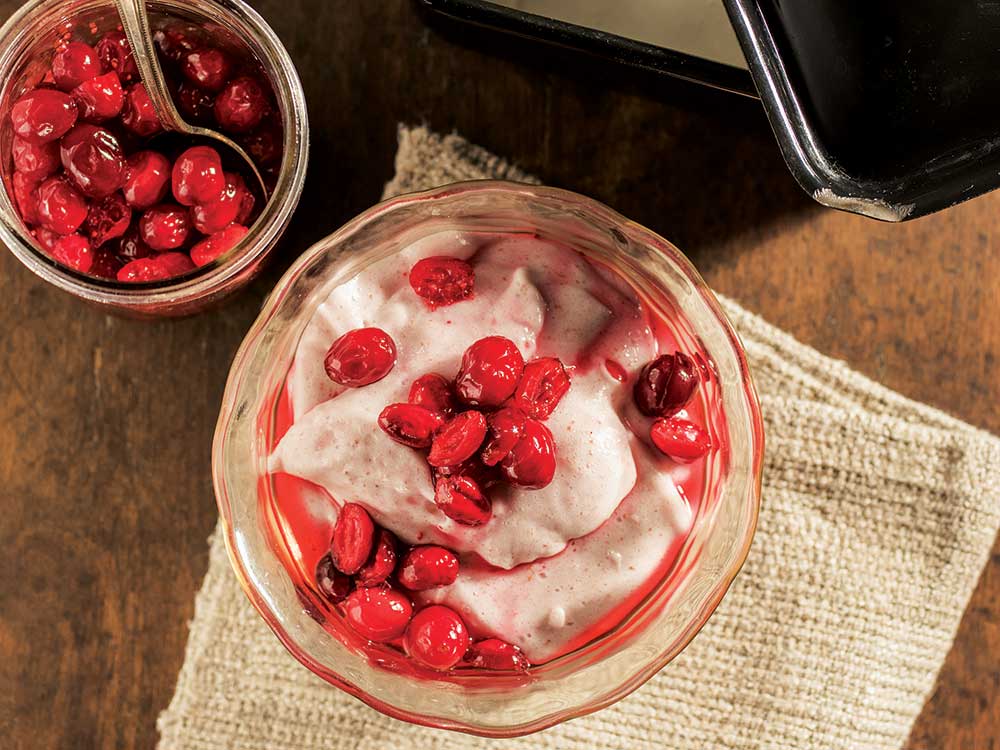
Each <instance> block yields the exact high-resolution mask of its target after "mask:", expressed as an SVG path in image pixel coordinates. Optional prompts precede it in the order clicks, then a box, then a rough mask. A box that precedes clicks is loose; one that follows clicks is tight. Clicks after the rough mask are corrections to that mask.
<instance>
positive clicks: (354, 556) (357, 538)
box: [330, 503, 375, 576]
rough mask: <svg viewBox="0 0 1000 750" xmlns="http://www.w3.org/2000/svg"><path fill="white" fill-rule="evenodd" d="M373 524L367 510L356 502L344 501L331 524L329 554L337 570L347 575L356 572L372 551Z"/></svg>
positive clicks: (373, 538)
mask: <svg viewBox="0 0 1000 750" xmlns="http://www.w3.org/2000/svg"><path fill="white" fill-rule="evenodd" d="M374 540H375V524H374V522H373V521H372V517H371V516H370V515H368V511H367V510H365V509H364V507H362V506H361V505H358V504H357V503H346V504H345V505H344V507H343V508H341V509H340V514H339V515H338V516H337V523H335V524H334V526H333V538H332V539H331V540H330V554H331V555H332V556H333V564H334V565H336V566H337V570H339V571H340V572H341V573H347V575H349V576H350V575H354V574H355V573H357V572H358V570H359V569H360V568H361V566H362V565H364V564H365V560H367V559H368V555H370V554H371V551H372V543H373V542H374Z"/></svg>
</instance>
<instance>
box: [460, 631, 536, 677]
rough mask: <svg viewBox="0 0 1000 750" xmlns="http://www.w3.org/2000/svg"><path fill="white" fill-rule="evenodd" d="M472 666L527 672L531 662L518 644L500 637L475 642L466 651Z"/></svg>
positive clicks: (466, 659)
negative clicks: (515, 644)
mask: <svg viewBox="0 0 1000 750" xmlns="http://www.w3.org/2000/svg"><path fill="white" fill-rule="evenodd" d="M465 661H466V663H467V664H468V665H469V666H470V667H475V668H477V669H489V670H491V671H498V672H500V671H502V672H527V671H528V668H529V667H530V666H531V664H530V663H529V662H528V657H526V656H525V655H524V654H523V653H522V652H521V649H519V648H518V647H517V646H514V645H512V644H510V643H507V641H502V640H500V639H499V638H487V639H486V640H484V641H477V642H476V643H473V644H472V645H471V646H470V647H469V650H468V651H467V652H466V653H465Z"/></svg>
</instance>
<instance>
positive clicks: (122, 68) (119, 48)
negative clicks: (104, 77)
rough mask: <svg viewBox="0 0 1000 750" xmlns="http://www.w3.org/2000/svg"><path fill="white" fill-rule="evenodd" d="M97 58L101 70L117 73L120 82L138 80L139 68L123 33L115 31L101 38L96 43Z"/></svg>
mask: <svg viewBox="0 0 1000 750" xmlns="http://www.w3.org/2000/svg"><path fill="white" fill-rule="evenodd" d="M97 57H98V59H99V60H100V61H101V70H103V71H104V72H105V73H111V72H115V73H117V74H118V77H119V78H121V79H122V82H130V81H132V80H134V79H138V78H139V66H138V65H136V63H135V56H134V55H133V54H132V47H131V46H130V45H129V43H128V38H126V36H125V32H123V31H118V30H117V29H115V30H113V31H109V32H108V33H106V34H105V35H104V36H103V37H101V40H100V41H99V42H98V43H97Z"/></svg>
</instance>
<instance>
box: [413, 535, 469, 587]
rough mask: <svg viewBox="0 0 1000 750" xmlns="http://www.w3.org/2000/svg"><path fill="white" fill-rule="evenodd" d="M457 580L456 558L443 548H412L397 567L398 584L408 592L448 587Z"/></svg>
mask: <svg viewBox="0 0 1000 750" xmlns="http://www.w3.org/2000/svg"><path fill="white" fill-rule="evenodd" d="M456 578H458V558H457V557H455V553H453V552H451V551H450V550H447V549H445V548H444V547H437V546H434V545H427V546H424V547H414V548H413V549H411V550H410V551H409V552H407V553H406V556H405V557H404V558H403V562H402V563H401V564H400V567H399V582H400V583H401V584H402V585H403V586H405V587H406V588H408V589H410V591H426V590H427V589H434V588H438V587H439V586H450V585H451V584H453V583H454V582H455V579H456Z"/></svg>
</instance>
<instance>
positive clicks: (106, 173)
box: [59, 124, 125, 198]
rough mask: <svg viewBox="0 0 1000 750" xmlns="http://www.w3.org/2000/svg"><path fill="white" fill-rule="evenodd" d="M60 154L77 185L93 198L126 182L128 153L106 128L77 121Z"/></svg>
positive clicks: (64, 140)
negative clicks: (126, 156)
mask: <svg viewBox="0 0 1000 750" xmlns="http://www.w3.org/2000/svg"><path fill="white" fill-rule="evenodd" d="M59 156H60V158H61V159H62V165H63V167H64V168H65V170H66V173H67V174H68V175H69V177H70V179H72V180H73V183H74V184H75V185H76V187H77V188H79V189H80V191H81V192H82V193H84V194H85V195H89V196H90V197H92V198H103V197H104V196H106V195H110V194H111V193H113V192H115V191H116V190H117V189H118V188H120V187H121V186H122V185H123V184H124V183H125V154H124V152H123V151H122V147H121V144H120V143H119V142H118V139H117V138H115V137H114V136H113V135H112V134H111V133H110V132H109V131H107V130H105V129H104V128H101V127H98V126H96V125H87V124H83V125H77V126H76V127H75V128H73V129H72V130H71V131H69V132H68V133H67V134H66V135H65V137H64V138H63V139H62V141H61V142H60V144H59Z"/></svg>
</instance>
